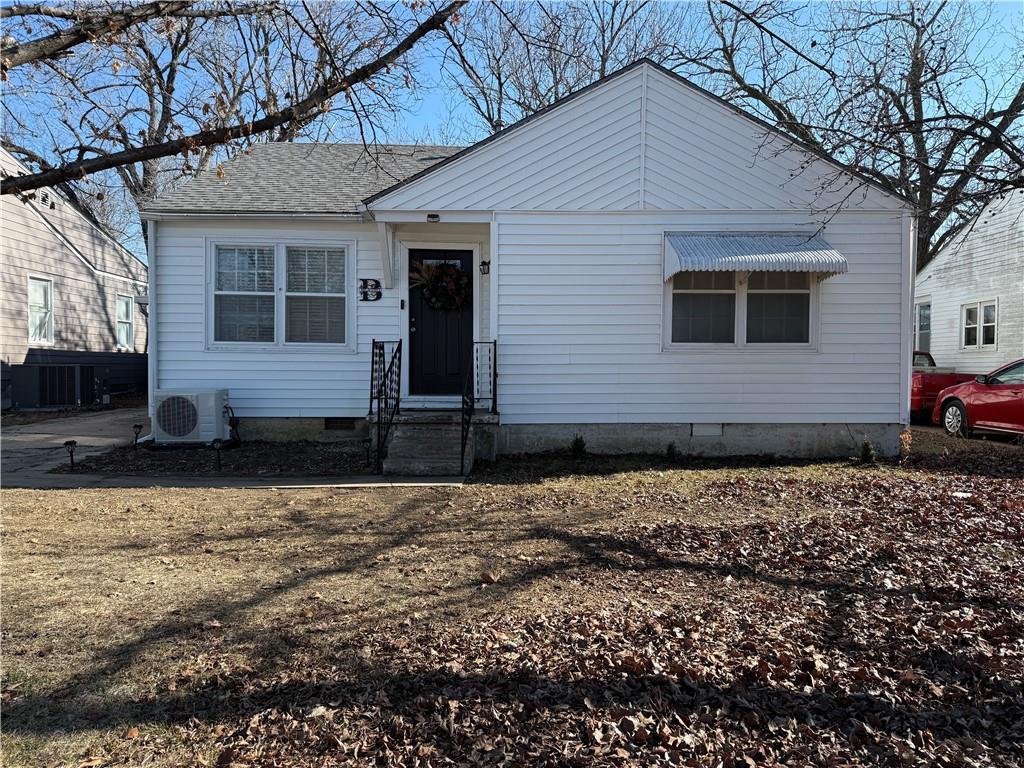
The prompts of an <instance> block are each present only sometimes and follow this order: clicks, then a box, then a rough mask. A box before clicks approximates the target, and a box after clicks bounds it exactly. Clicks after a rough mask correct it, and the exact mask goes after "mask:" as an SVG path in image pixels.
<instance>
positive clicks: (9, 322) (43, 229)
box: [0, 149, 148, 409]
mask: <svg viewBox="0 0 1024 768" xmlns="http://www.w3.org/2000/svg"><path fill="white" fill-rule="evenodd" d="M0 171H2V173H3V174H4V175H5V176H7V175H19V174H24V173H26V172H27V171H26V169H25V167H24V166H22V165H21V164H20V163H19V162H18V161H17V160H16V159H15V158H14V157H13V156H11V155H10V154H9V153H8V152H6V151H4V150H2V149H0ZM0 226H2V231H0V243H2V245H0V256H2V259H0V299H2V304H0V359H2V387H3V407H4V408H5V409H6V408H10V407H14V408H46V407H55V406H69V405H90V404H93V403H102V402H104V400H105V399H106V398H107V397H108V396H109V395H110V394H117V393H120V392H131V391H144V390H145V388H146V374H147V367H146V347H147V338H148V329H147V324H146V317H145V314H144V308H145V307H144V305H145V301H146V299H145V294H146V286H147V280H148V278H147V270H146V265H145V264H144V263H143V262H142V261H140V260H139V259H138V258H136V257H135V256H133V255H132V254H131V253H129V252H128V251H127V250H126V249H124V248H123V247H122V246H120V245H119V244H118V243H116V242H115V241H114V240H113V239H111V238H110V237H109V236H108V235H106V234H105V233H104V232H102V231H101V230H100V229H99V228H97V227H96V226H95V225H94V224H93V223H92V222H90V221H89V219H88V218H86V217H85V216H84V215H83V214H82V213H81V212H80V211H79V210H78V209H77V207H75V206H74V205H72V204H71V203H70V202H69V201H68V200H66V199H65V198H63V197H62V196H60V195H59V194H57V193H56V192H54V191H53V190H52V189H40V190H37V191H36V192H34V193H30V194H27V195H3V196H2V197H0Z"/></svg>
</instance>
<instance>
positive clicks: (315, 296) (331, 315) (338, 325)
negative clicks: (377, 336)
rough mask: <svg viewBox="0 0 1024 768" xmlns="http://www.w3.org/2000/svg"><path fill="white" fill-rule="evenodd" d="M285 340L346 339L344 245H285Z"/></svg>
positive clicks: (335, 341) (338, 341)
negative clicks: (329, 246)
mask: <svg viewBox="0 0 1024 768" xmlns="http://www.w3.org/2000/svg"><path fill="white" fill-rule="evenodd" d="M285 274H286V283H287V287H286V295H285V341H286V342H289V343H304V344H309V343H320V344H343V343H344V342H345V249H344V248H309V247H304V246H303V247H293V246H288V247H287V248H286V249H285Z"/></svg>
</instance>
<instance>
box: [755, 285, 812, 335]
mask: <svg viewBox="0 0 1024 768" xmlns="http://www.w3.org/2000/svg"><path fill="white" fill-rule="evenodd" d="M810 329H811V279H810V275H809V274H808V273H807V272H751V273H750V277H749V279H748V281H747V343H748V344H772V343H778V344H806V343H807V342H808V341H810Z"/></svg>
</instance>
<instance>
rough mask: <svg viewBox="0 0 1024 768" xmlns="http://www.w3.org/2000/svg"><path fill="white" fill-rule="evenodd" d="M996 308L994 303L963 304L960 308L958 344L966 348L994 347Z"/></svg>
mask: <svg viewBox="0 0 1024 768" xmlns="http://www.w3.org/2000/svg"><path fill="white" fill-rule="evenodd" d="M997 326H998V308H997V306H996V302H995V301H979V302H975V303H973V304H964V305H963V306H962V307H961V308H960V327H961V334H960V343H961V346H962V347H964V348H965V349H966V348H970V347H973V348H981V347H994V346H996V341H997V336H998V334H997V331H998V328H997Z"/></svg>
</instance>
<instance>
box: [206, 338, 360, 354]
mask: <svg viewBox="0 0 1024 768" xmlns="http://www.w3.org/2000/svg"><path fill="white" fill-rule="evenodd" d="M206 351H207V352H271V353H274V354H294V353H303V352H319V353H322V354H323V353H334V354H338V355H354V354H356V353H357V352H358V350H357V349H356V348H355V347H354V346H352V345H351V344H295V343H292V344H259V343H248V342H244V341H243V342H223V341H221V342H215V343H212V344H207V345H206Z"/></svg>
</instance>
